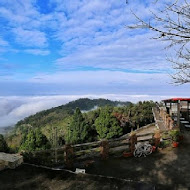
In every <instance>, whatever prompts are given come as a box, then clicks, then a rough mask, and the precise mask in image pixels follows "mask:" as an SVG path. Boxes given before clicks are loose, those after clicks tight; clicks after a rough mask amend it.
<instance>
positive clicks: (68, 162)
mask: <svg viewBox="0 0 190 190" xmlns="http://www.w3.org/2000/svg"><path fill="white" fill-rule="evenodd" d="M64 161H65V166H66V167H67V168H72V167H73V162H74V150H73V147H72V146H71V145H68V144H66V145H65V152H64Z"/></svg>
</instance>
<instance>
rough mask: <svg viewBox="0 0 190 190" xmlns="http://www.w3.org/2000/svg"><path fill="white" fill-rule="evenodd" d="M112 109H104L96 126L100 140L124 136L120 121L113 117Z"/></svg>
mask: <svg viewBox="0 0 190 190" xmlns="http://www.w3.org/2000/svg"><path fill="white" fill-rule="evenodd" d="M112 111H113V110H112V109H111V108H110V107H105V108H102V109H101V111H100V115H99V117H98V118H97V119H96V121H95V126H96V130H97V133H98V135H99V138H100V139H110V138H113V137H117V136H120V135H122V134H123V130H122V128H121V127H120V126H119V121H118V120H117V119H116V118H115V117H114V116H113V114H112Z"/></svg>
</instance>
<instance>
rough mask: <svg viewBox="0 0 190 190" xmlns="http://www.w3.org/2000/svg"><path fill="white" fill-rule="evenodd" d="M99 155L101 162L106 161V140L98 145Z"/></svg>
mask: <svg viewBox="0 0 190 190" xmlns="http://www.w3.org/2000/svg"><path fill="white" fill-rule="evenodd" d="M100 155H101V158H102V159H103V160H106V159H108V157H109V143H108V141H107V140H103V141H102V142H101V143H100Z"/></svg>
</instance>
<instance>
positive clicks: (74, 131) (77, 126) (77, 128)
mask: <svg viewBox="0 0 190 190" xmlns="http://www.w3.org/2000/svg"><path fill="white" fill-rule="evenodd" d="M87 138H88V125H87V124H86V122H85V119H84V117H83V115H82V113H81V111H80V109H79V108H76V110H75V113H74V115H73V118H72V121H71V123H70V125H69V126H68V129H67V134H66V141H67V143H71V144H77V143H82V142H84V141H85V140H86V139H87Z"/></svg>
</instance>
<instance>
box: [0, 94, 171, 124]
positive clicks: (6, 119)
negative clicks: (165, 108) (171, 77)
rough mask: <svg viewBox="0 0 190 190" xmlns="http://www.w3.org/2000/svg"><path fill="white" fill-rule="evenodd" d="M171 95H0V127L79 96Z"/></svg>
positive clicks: (135, 98) (150, 97)
mask: <svg viewBox="0 0 190 190" xmlns="http://www.w3.org/2000/svg"><path fill="white" fill-rule="evenodd" d="M170 97H171V96H154V95H122V94H120V95H117V94H101V95H98V94H97V95H96V94H86V95H61V96H34V97H32V96H28V97H27V96H24V97H23V96H6V97H3V96H1V97H0V100H1V101H0V121H1V122H0V127H6V126H11V125H14V124H16V122H18V121H19V120H21V119H24V118H25V117H27V116H29V115H32V114H35V113H36V112H39V111H42V110H45V109H49V108H52V107H56V106H60V105H63V104H65V103H68V102H69V101H72V100H76V99H79V98H91V99H95V98H105V99H110V100H121V101H132V102H137V101H140V100H141V101H142V100H155V101H160V100H161V99H166V98H170Z"/></svg>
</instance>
